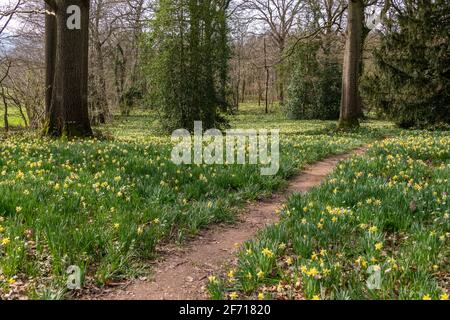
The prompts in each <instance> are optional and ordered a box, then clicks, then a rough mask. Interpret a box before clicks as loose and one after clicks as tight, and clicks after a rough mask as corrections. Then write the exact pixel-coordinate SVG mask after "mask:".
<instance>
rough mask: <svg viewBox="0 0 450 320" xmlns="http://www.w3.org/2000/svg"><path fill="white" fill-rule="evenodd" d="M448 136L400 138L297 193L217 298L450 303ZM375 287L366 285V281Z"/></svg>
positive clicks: (246, 251) (221, 279)
mask: <svg viewBox="0 0 450 320" xmlns="http://www.w3.org/2000/svg"><path fill="white" fill-rule="evenodd" d="M449 179H450V136H449V134H448V132H435V133H430V132H425V131H412V132H402V133H400V134H399V136H398V137H393V138H389V139H387V140H385V141H382V142H377V143H375V144H373V146H372V147H371V148H370V150H369V152H368V153H367V154H366V155H365V156H362V157H354V158H352V159H351V160H348V161H345V162H342V163H341V164H340V165H339V166H338V169H337V170H336V172H335V173H334V174H333V175H332V176H330V177H329V178H328V180H327V181H326V182H325V183H324V184H322V185H321V186H319V187H317V188H315V189H314V190H313V191H311V192H310V193H308V194H306V195H303V196H302V195H299V194H297V195H293V196H292V197H291V198H290V199H289V202H288V204H287V205H286V206H285V207H284V208H283V210H282V211H281V212H280V215H281V222H280V223H279V224H277V225H275V226H272V227H269V228H268V229H266V230H264V231H263V232H261V233H260V234H259V235H258V236H257V238H256V239H254V240H252V241H249V242H247V243H246V244H245V245H244V246H243V248H242V250H241V251H240V252H239V254H238V262H237V263H236V264H235V265H233V266H231V267H230V270H229V271H228V272H227V274H224V275H215V276H211V277H210V284H209V290H210V294H211V297H212V298H215V299H221V298H229V299H237V298H240V299H255V298H259V299H303V298H306V299H448V293H449V290H450V288H449V283H448V277H449V271H450V268H449V266H450V264H449V258H450V250H449V241H450V232H449V231H450V220H449V214H450V206H449V203H448V191H449V190H448V187H449ZM368 283H369V284H368Z"/></svg>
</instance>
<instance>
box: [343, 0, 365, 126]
mask: <svg viewBox="0 0 450 320" xmlns="http://www.w3.org/2000/svg"><path fill="white" fill-rule="evenodd" d="M363 23H364V4H363V2H362V0H349V6H348V24H347V40H346V44H345V52H344V66H343V74H342V98H341V113H340V118H339V127H357V126H359V120H358V118H359V117H360V115H361V99H360V95H359V76H360V68H361V52H362V51H361V50H362V41H363V37H362V32H363Z"/></svg>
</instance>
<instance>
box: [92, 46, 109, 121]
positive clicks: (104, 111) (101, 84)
mask: <svg viewBox="0 0 450 320" xmlns="http://www.w3.org/2000/svg"><path fill="white" fill-rule="evenodd" d="M94 48H95V60H96V62H97V63H96V64H97V68H98V70H97V72H98V74H97V86H98V90H97V94H98V110H97V117H98V121H99V123H102V124H103V123H106V118H107V117H108V116H109V107H108V99H107V98H106V79H105V64H104V62H103V50H102V46H101V43H100V41H99V40H98V39H97V40H96V43H95V46H94Z"/></svg>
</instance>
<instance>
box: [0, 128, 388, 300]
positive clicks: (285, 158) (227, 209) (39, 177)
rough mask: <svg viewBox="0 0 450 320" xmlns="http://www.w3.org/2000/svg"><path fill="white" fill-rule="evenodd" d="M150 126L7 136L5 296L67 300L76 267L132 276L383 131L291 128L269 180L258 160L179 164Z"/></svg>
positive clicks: (0, 168)
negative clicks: (158, 253) (165, 248)
mask: <svg viewBox="0 0 450 320" xmlns="http://www.w3.org/2000/svg"><path fill="white" fill-rule="evenodd" d="M143 123H144V121H141V122H137V121H134V122H133V121H130V122H129V123H128V124H121V125H120V137H121V139H120V140H115V139H113V140H111V141H104V140H103V141H101V140H96V139H92V140H77V141H62V140H46V139H43V138H37V137H34V136H30V135H16V136H11V137H9V138H7V139H4V140H1V141H0V194H1V196H0V298H5V299H10V298H17V297H24V296H28V297H31V298H33V297H36V298H38V297H41V298H42V297H46V298H49V297H50V298H51V297H53V298H57V297H61V296H64V294H65V293H67V292H68V291H67V289H66V287H67V277H68V275H67V269H68V267H69V266H77V267H79V268H80V270H81V274H82V285H87V284H90V285H92V284H94V285H104V284H108V283H110V282H111V281H114V280H116V279H121V278H124V277H132V276H134V275H136V272H137V271H138V270H139V269H140V268H139V266H140V263H139V262H141V261H143V260H145V259H148V258H152V257H153V256H154V254H155V247H156V245H157V244H159V243H160V242H161V241H182V240H183V239H184V238H185V236H186V235H192V234H195V233H196V232H197V231H198V230H199V229H200V228H202V227H205V226H207V225H209V224H211V223H214V222H219V221H232V220H233V217H234V212H235V209H236V208H237V207H238V206H239V205H241V204H243V203H244V202H245V201H246V200H251V199H255V198H257V197H260V196H262V195H264V194H269V193H271V192H272V191H273V190H275V189H277V188H279V187H280V186H281V185H283V184H284V183H285V181H286V178H287V177H288V176H290V175H292V174H293V173H294V172H296V171H297V170H298V169H299V168H301V167H302V166H304V165H305V164H306V163H311V162H314V161H316V160H319V159H322V158H324V157H326V156H327V155H329V154H332V153H340V152H345V151H347V150H349V149H352V148H355V147H357V146H359V145H361V144H363V143H365V142H367V141H370V140H372V139H373V138H374V137H376V136H377V135H378V136H379V133H378V131H377V130H371V129H366V130H361V131H360V132H354V133H342V134H334V133H333V134H331V133H329V132H328V131H327V130H324V129H325V127H326V125H325V124H324V123H321V124H316V125H314V126H311V127H309V128H308V126H307V124H306V123H304V124H303V125H302V126H300V127H301V129H300V131H301V132H298V131H294V130H293V129H292V127H290V128H291V129H289V130H286V131H282V138H281V140H282V141H281V150H280V152H281V155H282V156H281V168H280V171H279V172H278V174H277V175H275V176H272V177H264V176H261V175H260V170H259V168H258V166H253V165H212V166H211V165H209V166H208V165H183V166H176V165H175V164H173V163H172V162H171V160H170V154H171V150H172V147H173V144H172V143H171V142H170V137H168V136H163V137H151V136H149V135H142V134H141V132H143V130H142V128H141V127H140V126H141V125H143ZM256 125H258V124H256ZM282 125H283V124H282V123H280V126H281V127H282ZM127 128H129V131H128V132H126V130H127ZM308 129H311V130H308ZM135 132H139V135H138V136H135V135H134V133H135ZM124 137H127V139H124Z"/></svg>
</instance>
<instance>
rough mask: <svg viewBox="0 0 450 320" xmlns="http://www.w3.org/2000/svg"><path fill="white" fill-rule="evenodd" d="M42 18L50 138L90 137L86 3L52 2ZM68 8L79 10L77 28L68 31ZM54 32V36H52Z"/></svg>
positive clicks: (74, 0)
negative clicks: (49, 13) (48, 14)
mask: <svg viewBox="0 0 450 320" xmlns="http://www.w3.org/2000/svg"><path fill="white" fill-rule="evenodd" d="M55 2H56V3H55V5H56V6H55V8H53V10H54V11H55V14H56V16H55V17H54V18H51V17H49V18H47V19H46V27H47V28H48V29H47V30H46V42H47V43H46V54H47V58H46V62H47V72H46V75H47V80H46V83H47V95H49V97H51V98H50V101H47V107H48V110H47V123H46V127H45V133H46V134H48V135H51V136H57V137H60V136H67V137H84V136H91V135H92V129H91V125H90V122H89V114H88V100H87V98H88V51H89V47H88V45H89V0H60V1H55ZM71 5H75V6H78V7H79V8H80V13H81V15H80V22H81V23H80V26H81V28H80V29H76V28H75V29H69V27H68V19H69V17H71V16H72V14H73V13H72V12H71V11H70V10H69V12H68V10H67V9H68V7H69V6H71ZM55 33H56V35H55ZM53 53H54V56H53Z"/></svg>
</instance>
